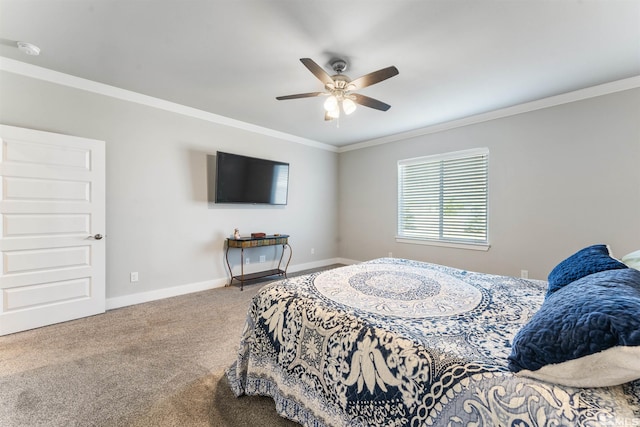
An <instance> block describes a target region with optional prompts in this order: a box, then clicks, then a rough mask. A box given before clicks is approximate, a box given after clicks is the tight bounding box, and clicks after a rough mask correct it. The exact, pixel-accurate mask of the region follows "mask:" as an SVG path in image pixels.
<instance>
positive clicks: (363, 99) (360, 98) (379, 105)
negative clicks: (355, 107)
mask: <svg viewBox="0 0 640 427" xmlns="http://www.w3.org/2000/svg"><path fill="white" fill-rule="evenodd" d="M349 97H352V99H353V102H356V103H358V104H360V105H364V106H365V107H369V108H375V109H376V110H381V111H387V110H388V109H389V108H391V105H389V104H385V103H384V102H382V101H378V100H377V99H373V98H369V97H368V96H364V95H360V94H357V93H352V94H350V95H349Z"/></svg>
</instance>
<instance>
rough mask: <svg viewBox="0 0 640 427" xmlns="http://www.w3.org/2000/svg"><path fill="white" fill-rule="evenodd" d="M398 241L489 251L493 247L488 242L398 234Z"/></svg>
mask: <svg viewBox="0 0 640 427" xmlns="http://www.w3.org/2000/svg"><path fill="white" fill-rule="evenodd" d="M396 242H398V243H408V244H411V245H427V246H442V247H445V248H456V249H469V250H473V251H488V250H489V248H490V247H491V245H490V244H488V243H455V242H443V241H438V240H424V239H411V238H407V237H400V236H396Z"/></svg>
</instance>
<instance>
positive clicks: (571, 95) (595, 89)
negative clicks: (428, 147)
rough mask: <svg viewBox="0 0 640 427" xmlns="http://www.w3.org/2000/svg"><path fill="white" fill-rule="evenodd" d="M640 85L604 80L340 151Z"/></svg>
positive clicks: (635, 81) (638, 78)
mask: <svg viewBox="0 0 640 427" xmlns="http://www.w3.org/2000/svg"><path fill="white" fill-rule="evenodd" d="M638 87H640V76H634V77H629V78H627V79H622V80H617V81H614V82H610V83H604V84H601V85H598V86H592V87H588V88H585V89H579V90H575V91H573V92H567V93H563V94H560V95H555V96H550V97H548V98H542V99H539V100H536V101H531V102H527V103H524V104H519V105H514V106H511V107H506V108H501V109H499V110H494V111H490V112H487V113H482V114H477V115H474V116H469V117H465V118H462V119H458V120H452V121H449V122H444V123H438V124H435V125H432V126H427V127H423V128H420V129H415V130H412V131H408V132H402V133H398V134H394V135H389V136H385V137H382V138H377V139H371V140H369V141H364V142H360V143H357V144H351V145H346V146H343V147H340V148H339V149H338V153H344V152H347V151H353V150H360V149H363V148H368V147H374V146H376V145H382V144H388V143H391V142H396V141H401V140H405V139H410V138H415V137H418V136H423V135H430V134H433V133H438V132H443V131H446V130H450V129H455V128H459V127H463V126H469V125H473V124H476V123H482V122H488V121H490V120H496V119H501V118H504V117H509V116H515V115H517V114H522V113H528V112H531V111H535V110H541V109H543V108H549V107H555V106H557V105H562V104H568V103H571V102H576V101H581V100H584V99H589V98H595V97H598V96H603V95H609V94H611V93H615V92H622V91H625V90H629V89H636V88H638Z"/></svg>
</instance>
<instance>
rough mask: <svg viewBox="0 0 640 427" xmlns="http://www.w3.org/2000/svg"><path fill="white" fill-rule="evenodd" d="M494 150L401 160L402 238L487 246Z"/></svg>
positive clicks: (399, 178)
mask: <svg viewBox="0 0 640 427" xmlns="http://www.w3.org/2000/svg"><path fill="white" fill-rule="evenodd" d="M488 162H489V150H488V149H486V148H482V149H475V150H466V151H459V152H454V153H446V154H439V155H435V156H428V157H420V158H415V159H407V160H401V161H399V162H398V237H399V238H405V239H418V240H430V241H438V242H451V243H471V244H487V243H488V231H487V223H488V220H487V201H488V197H487V193H488Z"/></svg>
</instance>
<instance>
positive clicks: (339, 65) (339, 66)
mask: <svg viewBox="0 0 640 427" xmlns="http://www.w3.org/2000/svg"><path fill="white" fill-rule="evenodd" d="M331 68H333V71H335V72H336V73H338V74H342V73H344V72H345V71H346V70H347V61H345V60H344V59H334V60H333V61H332V62H331Z"/></svg>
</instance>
